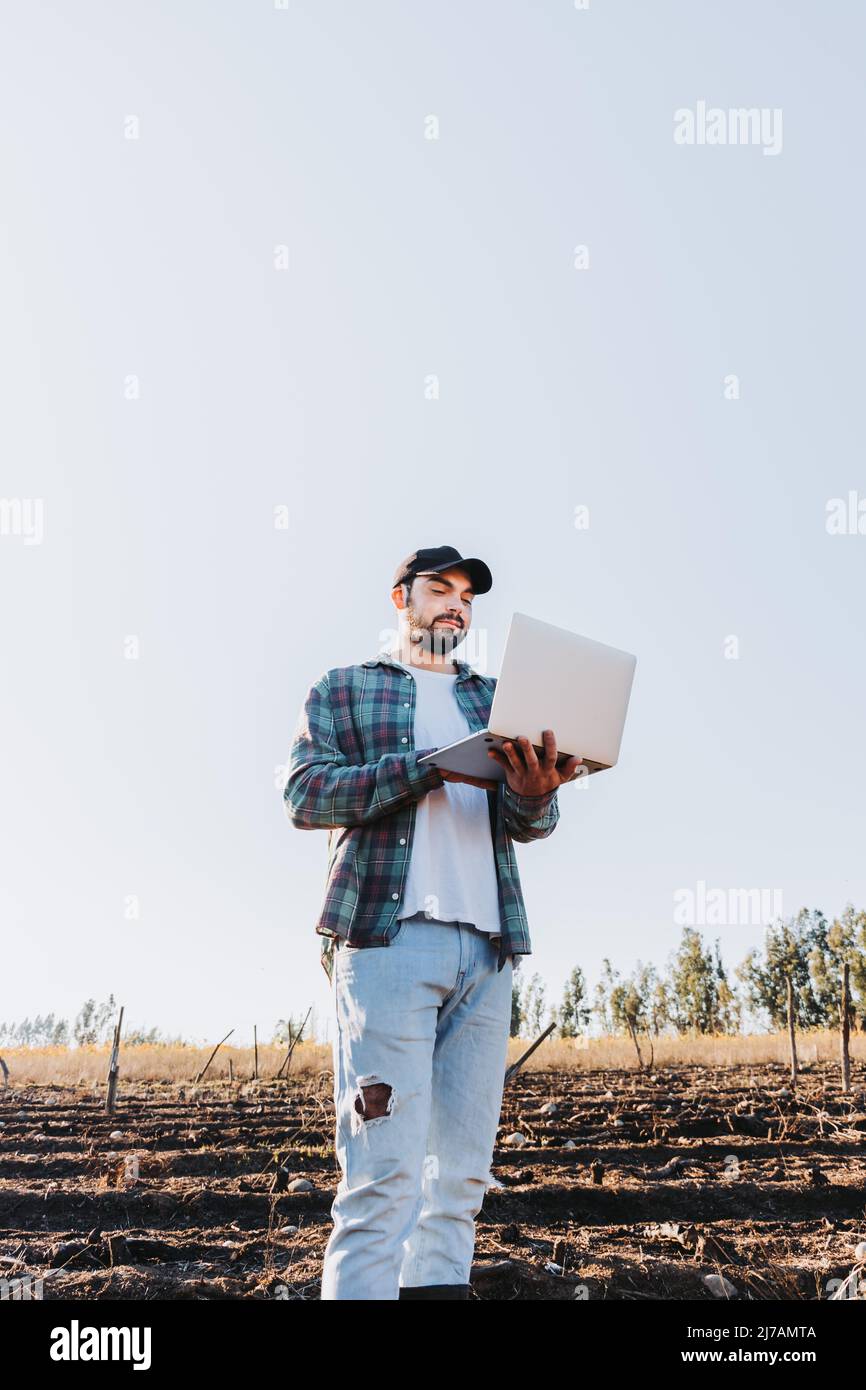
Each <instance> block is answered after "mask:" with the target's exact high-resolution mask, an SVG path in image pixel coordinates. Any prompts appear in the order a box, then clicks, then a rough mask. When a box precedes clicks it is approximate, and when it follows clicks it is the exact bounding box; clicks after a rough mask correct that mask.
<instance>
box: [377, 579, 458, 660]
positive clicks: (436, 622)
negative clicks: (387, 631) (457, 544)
mask: <svg viewBox="0 0 866 1390" xmlns="http://www.w3.org/2000/svg"><path fill="white" fill-rule="evenodd" d="M393 597H394V602H395V603H396V604H397V607H398V608H400V607H402V606H403V589H402V588H401V587H400V585H398V586H397V588H396V589H394V591H393ZM473 598H474V594H473V591H472V583H471V580H470V578H469V575H468V574H467V572H466V570H463V569H460V568H458V567H455V568H454V569H450V570H442V572H441V573H440V574H419V575H417V576H416V578H415V581H414V583H413V585H412V589H411V591H410V594H409V603H408V605H407V606H406V608H405V611H406V615H407V617H408V620H409V637H410V641H412V642H416V643H418V644H419V645H420V646H423V647H425V648H426V649H427V650H428V651H430V652H432V653H433V654H434V655H439V656H446V657H447V656H448V655H449V653H450V652H451V651H452V650H453V648H454V647H456V646H458V644H459V643H460V642H462V641H463V639H464V638H465V636H466V634H467V632H468V631H469V628H470V626H471V625H472V600H473Z"/></svg>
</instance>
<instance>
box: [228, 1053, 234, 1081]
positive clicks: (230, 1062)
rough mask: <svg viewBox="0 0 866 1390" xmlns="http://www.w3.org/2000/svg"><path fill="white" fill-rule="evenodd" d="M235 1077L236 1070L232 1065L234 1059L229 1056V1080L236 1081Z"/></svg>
mask: <svg viewBox="0 0 866 1390" xmlns="http://www.w3.org/2000/svg"><path fill="white" fill-rule="evenodd" d="M234 1079H235V1070H234V1067H233V1066H232V1059H231V1057H229V1081H234Z"/></svg>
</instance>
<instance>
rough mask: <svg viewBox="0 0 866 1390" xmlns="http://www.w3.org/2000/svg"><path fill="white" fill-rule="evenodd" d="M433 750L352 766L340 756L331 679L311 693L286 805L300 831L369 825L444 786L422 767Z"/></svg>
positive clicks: (297, 741)
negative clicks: (427, 755) (329, 682)
mask: <svg viewBox="0 0 866 1390" xmlns="http://www.w3.org/2000/svg"><path fill="white" fill-rule="evenodd" d="M434 751H435V749H433V748H422V749H415V750H413V751H412V752H409V753H386V754H384V755H383V756H382V757H381V758H379V759H378V760H377V761H376V762H372V763H363V764H361V765H360V766H359V765H358V764H357V763H350V762H349V760H348V759H347V758H346V755H345V754H344V753H343V752H342V751H341V750H340V746H339V743H338V741H337V732H336V727H335V724H334V717H333V713H332V710H331V702H330V690H329V686H328V678H327V674H325V675H322V676H320V677H319V679H318V680H317V681H316V682H315V683H314V684H313V685H312V686H311V687H310V690H309V692H308V693H307V697H306V699H305V701H304V705H303V708H302V710H301V713H300V715H299V717H298V722H297V725H296V727H295V732H294V737H293V740H292V749H291V753H290V754H289V769H288V774H287V777H286V784H285V789H284V792H283V803H284V806H285V810H286V813H287V815H288V817H289V820H290V821H291V823H292V825H295V826H298V827H299V828H300V829H301V830H335V829H338V828H341V827H343V826H347V825H367V824H369V822H371V821H375V820H378V819H379V818H380V817H381V816H387V815H390V814H391V812H392V811H398V810H400V809H401V808H403V807H405V806H409V805H410V804H411V803H412V802H413V801H418V800H420V798H421V797H423V796H425V795H426V794H427V792H429V791H433V790H434V789H435V788H436V787H441V786H444V783H445V779H444V778H443V777H442V775H441V774H440V772H439V770H438V768H435V767H433V766H432V765H428V766H427V767H420V766H419V759H420V758H422V757H423V756H424V755H425V753H432V752H434Z"/></svg>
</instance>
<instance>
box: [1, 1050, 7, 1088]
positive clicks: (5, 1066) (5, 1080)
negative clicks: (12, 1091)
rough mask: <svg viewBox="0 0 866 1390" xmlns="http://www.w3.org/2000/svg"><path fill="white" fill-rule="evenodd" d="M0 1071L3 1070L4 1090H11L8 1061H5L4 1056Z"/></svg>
mask: <svg viewBox="0 0 866 1390" xmlns="http://www.w3.org/2000/svg"><path fill="white" fill-rule="evenodd" d="M0 1071H2V1072H3V1090H4V1091H8V1090H9V1068H8V1067H7V1065H6V1063H5V1062H4V1061H3V1058H2V1057H0Z"/></svg>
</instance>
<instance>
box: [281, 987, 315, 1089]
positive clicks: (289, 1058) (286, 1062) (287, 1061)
mask: <svg viewBox="0 0 866 1390" xmlns="http://www.w3.org/2000/svg"><path fill="white" fill-rule="evenodd" d="M312 1011H313V1006H312V1004H311V1005H310V1007H309V1008H308V1009H307V1015H306V1018H305V1019H304V1021H303V1023H302V1024H301V1026H300V1028H299V1029H298V1035H297V1037H295V1038H293V1037H292V1029H291V1025H290V1026H289V1050H288V1052H287V1053H286V1056H285V1060H284V1062H283V1065H282V1066H281V1067H280V1069H279V1071H278V1072H277V1079H278V1080H279V1078H280V1077H281V1076H282V1074H283V1071H284V1069H285V1068H286V1066H287V1065H288V1066H291V1065H292V1053H293V1052H294V1050H295V1047H296V1046H297V1044H298V1043H299V1042H300V1041H301V1035H302V1033H303V1031H304V1029H305V1028H306V1026H307V1019H308V1018H309V1017H310V1014H311V1013H312Z"/></svg>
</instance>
